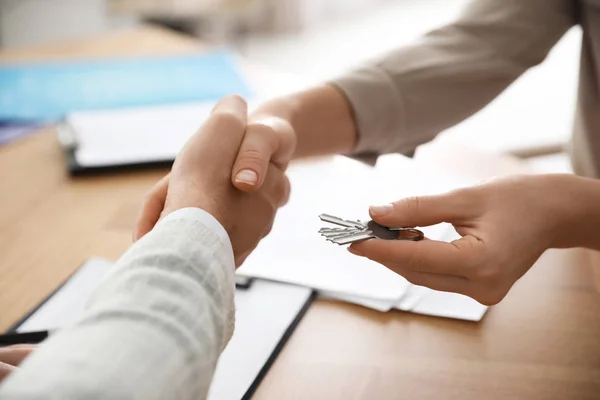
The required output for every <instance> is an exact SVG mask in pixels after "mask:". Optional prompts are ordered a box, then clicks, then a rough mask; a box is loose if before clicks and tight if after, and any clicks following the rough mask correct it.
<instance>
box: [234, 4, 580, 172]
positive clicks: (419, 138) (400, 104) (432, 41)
mask: <svg viewBox="0 0 600 400" xmlns="http://www.w3.org/2000/svg"><path fill="white" fill-rule="evenodd" d="M575 3H576V2H574V1H572V0H477V1H472V2H471V3H470V5H469V6H468V7H467V8H466V9H465V10H464V12H463V13H462V15H461V17H460V18H459V19H458V20H457V21H455V22H454V23H452V24H450V25H448V26H445V27H443V28H441V29H438V30H435V31H433V32H431V33H429V34H428V35H426V36H424V37H423V38H422V39H421V40H419V41H418V42H416V43H415V44H413V45H411V46H407V47H403V48H399V49H397V50H395V51H393V52H391V53H389V54H387V55H385V56H384V57H382V58H381V59H379V60H375V61H372V62H370V63H368V64H366V65H364V66H361V67H359V68H357V69H355V70H353V71H350V72H349V73H347V74H345V75H343V76H341V77H339V78H338V79H335V80H333V81H332V82H331V83H330V85H324V86H321V87H315V88H312V89H309V90H307V91H304V92H300V93H296V94H292V95H290V96H285V97H283V98H279V99H275V100H272V101H269V102H267V103H265V104H264V105H263V106H262V107H261V108H260V109H259V110H258V112H257V113H256V114H255V115H253V116H252V117H251V122H252V121H253V120H254V121H256V120H260V119H261V118H263V117H264V116H267V115H272V116H278V117H281V118H282V119H284V120H287V121H289V122H290V124H291V125H292V127H293V130H294V131H295V132H296V136H297V147H296V153H295V157H304V156H311V155H320V154H328V153H342V154H348V153H353V154H361V155H367V154H371V155H377V154H381V153H391V152H400V153H405V154H410V153H412V152H413V151H414V149H415V148H416V147H417V146H418V145H420V144H423V143H425V142H427V141H429V140H431V139H433V138H434V137H435V136H436V135H437V134H438V133H439V132H441V131H443V130H444V129H446V128H448V127H451V126H452V125H454V124H456V123H458V122H460V121H462V120H464V119H466V118H467V117H469V116H470V115H472V114H474V113H475V112H477V111H478V110H480V109H481V108H483V107H484V106H486V105H487V104H488V103H489V102H490V101H491V100H493V99H494V98H495V97H496V96H497V95H498V94H499V93H501V92H502V91H503V90H504V89H505V88H506V87H507V86H508V85H510V84H511V83H512V82H513V81H514V80H515V79H517V78H518V77H519V76H520V75H521V74H522V73H523V72H525V71H526V70H527V69H528V68H530V67H532V66H534V65H536V64H538V63H540V62H541V61H542V60H544V58H545V57H546V55H547V54H548V52H549V50H550V49H551V48H552V46H553V45H554V44H555V43H556V42H557V41H558V40H559V39H560V37H561V36H562V35H563V34H564V33H565V32H566V31H567V30H568V29H569V28H570V27H571V26H573V25H574V24H575V22H576V16H575V12H576V10H575V8H576V5H575ZM242 155H243V154H242V153H240V156H242ZM234 172H235V171H234Z"/></svg>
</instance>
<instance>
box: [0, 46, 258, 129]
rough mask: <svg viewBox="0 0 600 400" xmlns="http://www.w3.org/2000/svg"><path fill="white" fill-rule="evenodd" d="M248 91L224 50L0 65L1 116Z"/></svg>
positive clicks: (55, 114) (23, 117)
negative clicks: (113, 58)
mask: <svg viewBox="0 0 600 400" xmlns="http://www.w3.org/2000/svg"><path fill="white" fill-rule="evenodd" d="M232 93H237V94H240V95H242V96H249V95H250V90H249V88H248V86H247V84H246V82H245V80H244V79H243V77H242V76H241V74H240V73H239V71H238V68H237V65H236V60H235V57H234V56H233V54H231V53H230V52H228V51H213V52H209V53H201V54H193V55H184V56H162V57H143V58H129V59H115V60H101V61H78V62H55V63H45V64H23V65H19V64H11V65H4V66H0V120H12V121H56V120H60V119H62V118H63V117H64V116H65V115H66V114H67V113H69V112H72V111H80V110H95V109H115V108H126V107H140V106H154V105H162V104H174V103H185V102H198V101H207V100H216V99H219V98H221V97H223V96H226V95H229V94H232Z"/></svg>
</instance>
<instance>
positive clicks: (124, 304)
mask: <svg viewBox="0 0 600 400" xmlns="http://www.w3.org/2000/svg"><path fill="white" fill-rule="evenodd" d="M190 210H191V211H192V214H189V213H188V214H185V212H187V211H190ZM182 212H183V213H184V214H182ZM194 212H195V213H194ZM198 213H202V211H200V210H197V209H195V210H193V209H189V210H180V211H178V212H175V213H173V214H171V215H169V216H168V217H166V218H165V219H164V220H163V221H161V222H159V224H158V225H157V226H156V227H155V229H154V230H153V231H151V232H150V233H148V234H147V235H146V236H145V237H144V238H142V239H141V240H139V241H138V242H137V243H136V244H135V245H134V246H132V248H131V249H130V250H129V251H128V252H127V253H126V254H125V255H124V256H123V257H122V258H121V260H119V262H117V264H116V266H115V268H114V270H113V271H112V272H111V273H110V274H109V276H108V278H107V279H106V280H105V281H104V282H103V283H102V284H101V286H100V287H99V288H98V290H97V291H96V292H95V293H94V295H93V296H92V298H91V299H90V302H89V304H88V307H87V310H86V312H85V313H84V316H83V318H82V319H81V320H80V321H79V322H78V323H77V324H76V325H75V326H73V327H71V328H68V329H65V330H63V331H61V332H59V333H57V334H56V335H54V336H52V337H51V338H50V339H48V341H47V342H46V343H44V344H43V345H42V346H41V347H40V348H39V349H38V350H37V351H36V352H35V353H34V354H33V355H32V356H31V357H30V358H28V360H27V361H26V362H25V363H24V365H23V368H22V369H21V371H19V372H18V373H15V374H14V375H13V376H11V377H10V378H9V380H8V381H7V382H6V383H5V385H4V386H3V387H2V388H1V389H0V394H1V395H0V397H2V398H4V397H3V396H6V397H7V398H14V399H21V398H45V397H52V398H82V399H83V398H119V399H133V398H136V399H163V398H177V399H195V398H204V397H205V396H206V393H207V391H208V387H209V385H210V381H211V378H212V376H213V373H214V369H215V366H216V363H217V359H218V357H219V355H220V353H221V351H222V349H223V348H224V346H225V345H226V343H227V341H228V340H229V338H230V336H231V334H232V329H233V325H232V324H233V315H234V306H233V292H234V278H233V277H234V265H233V254H232V250H231V244H230V243H229V239H228V238H227V234H226V233H225V231H224V230H223V229H222V227H220V225H219V224H218V222H216V220H214V219H210V218H208V219H207V218H206V215H204V216H203V215H202V214H198ZM194 214H195V215H194Z"/></svg>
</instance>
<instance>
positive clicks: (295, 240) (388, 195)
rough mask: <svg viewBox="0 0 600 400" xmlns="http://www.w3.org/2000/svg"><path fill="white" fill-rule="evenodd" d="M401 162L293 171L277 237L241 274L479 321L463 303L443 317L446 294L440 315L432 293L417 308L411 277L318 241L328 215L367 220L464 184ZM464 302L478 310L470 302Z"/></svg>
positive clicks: (338, 163) (433, 235) (438, 235)
mask: <svg viewBox="0 0 600 400" xmlns="http://www.w3.org/2000/svg"><path fill="white" fill-rule="evenodd" d="M395 161H396V163H395V165H396V166H395V168H393V169H392V168H381V169H379V168H378V167H375V168H373V167H370V166H368V165H365V164H363V163H361V162H358V161H355V160H351V159H348V158H345V157H334V158H331V159H327V160H320V161H315V162H310V163H302V164H296V165H292V166H291V167H290V169H289V170H288V176H289V178H290V181H291V185H292V191H291V197H290V201H289V203H288V204H287V205H286V206H285V207H283V208H282V209H281V210H280V211H279V212H278V214H277V216H276V218H275V223H274V225H273V229H272V231H271V234H270V235H269V236H268V237H266V238H265V239H263V241H261V243H260V244H259V246H258V247H257V249H256V250H255V251H254V252H253V253H252V254H251V255H250V256H249V257H248V258H247V260H246V262H245V263H244V265H243V266H242V267H241V268H240V269H239V270H238V273H239V274H241V275H245V276H255V277H260V278H265V279H271V280H276V281H281V282H289V283H294V284H297V285H304V286H309V287H312V288H314V289H317V290H318V291H319V293H320V294H322V295H325V296H327V297H333V298H337V299H340V300H343V301H348V302H352V303H357V304H360V305H363V306H365V307H369V308H373V309H376V310H380V311H388V310H390V309H392V308H396V307H397V308H400V309H410V311H414V312H419V311H418V310H419V309H420V307H421V305H422V311H423V313H427V314H432V315H433V314H435V312H436V309H439V314H440V315H442V314H443V316H452V317H453V318H463V317H464V319H474V318H473V317H472V315H474V314H476V313H475V312H468V313H467V312H465V313H462V312H461V311H460V310H459V308H460V307H462V305H461V304H462V303H460V302H458V301H457V302H455V303H456V304H457V306H456V307H452V310H448V309H444V310H442V308H443V307H442V306H443V305H444V304H443V303H444V300H443V296H444V295H445V294H441V295H438V294H436V297H431V299H433V300H435V299H440V296H442V297H441V299H442V300H441V301H440V305H439V307H438V308H436V307H434V306H433V303H434V302H433V300H431V301H430V300H428V299H429V297H430V296H431V293H430V292H427V293H425V289H422V290H417V294H412V295H411V297H412V299H411V300H410V301H409V300H408V299H405V298H404V297H405V296H406V295H407V292H408V291H409V289H411V287H412V285H411V284H409V283H408V282H407V281H406V280H405V279H404V278H402V277H401V276H399V275H397V274H395V273H394V272H392V271H390V270H388V269H387V268H385V267H384V266H382V265H380V264H377V263H375V262H373V261H370V260H368V259H365V258H361V257H356V256H354V255H352V254H350V253H349V252H347V251H346V249H345V248H344V247H339V246H337V245H334V244H332V243H329V242H326V241H325V240H324V239H323V238H322V237H321V236H320V235H319V234H318V230H319V228H320V227H322V226H323V222H321V221H320V220H319V218H318V215H319V214H321V213H328V214H333V215H336V216H339V217H341V218H347V219H359V220H363V221H367V220H369V219H370V218H369V215H368V207H369V206H370V205H375V204H385V203H389V202H391V201H395V200H398V199H401V198H403V197H407V196H412V195H424V194H434V193H440V192H444V191H447V190H450V189H453V188H456V187H457V186H459V185H461V184H463V182H458V181H457V180H453V179H452V178H451V177H448V176H446V175H444V174H441V173H438V172H436V171H423V168H422V167H421V166H418V167H417V165H416V164H415V163H414V161H412V160H410V159H407V158H405V157H397V159H396V160H395ZM450 229H451V230H452V231H453V229H452V227H451V226H450V225H448V224H440V225H436V226H433V227H426V228H423V231H424V232H425V234H426V236H427V237H428V238H430V239H436V240H447V239H446V238H447V237H448V234H449V233H448V232H449V230H450ZM432 293H433V292H432ZM436 293H437V292H436ZM417 295H418V296H417ZM415 296H416V297H415ZM448 296H450V297H452V298H456V296H457V295H452V294H449V295H448ZM463 297H464V296H461V297H458V298H459V299H461V300H462V299H463ZM465 299H466V300H465V303H466V304H467V303H468V304H469V305H471V303H470V299H467V298H465ZM425 300H427V301H425ZM473 302H474V301H473ZM474 303H475V304H473V308H475V309H476V310H478V311H480V310H483V311H482V312H481V315H483V312H485V309H486V308H485V307H484V306H482V305H480V304H479V303H477V302H474ZM453 312H454V314H452V313H453Z"/></svg>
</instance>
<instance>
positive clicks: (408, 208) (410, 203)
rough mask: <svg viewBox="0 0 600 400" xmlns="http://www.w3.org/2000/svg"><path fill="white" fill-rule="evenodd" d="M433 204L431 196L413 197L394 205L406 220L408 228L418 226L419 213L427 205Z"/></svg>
mask: <svg viewBox="0 0 600 400" xmlns="http://www.w3.org/2000/svg"><path fill="white" fill-rule="evenodd" d="M427 202H431V197H430V196H411V197H406V198H404V199H402V200H399V201H397V202H395V203H394V206H395V208H399V209H400V210H401V212H400V213H399V214H401V215H402V216H403V218H405V220H406V223H405V224H404V225H406V226H407V227H412V226H416V219H417V218H418V215H419V212H420V211H421V210H422V209H423V207H424V206H425V203H427Z"/></svg>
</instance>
